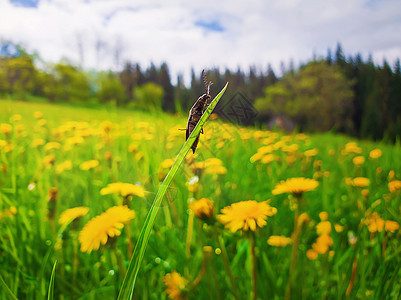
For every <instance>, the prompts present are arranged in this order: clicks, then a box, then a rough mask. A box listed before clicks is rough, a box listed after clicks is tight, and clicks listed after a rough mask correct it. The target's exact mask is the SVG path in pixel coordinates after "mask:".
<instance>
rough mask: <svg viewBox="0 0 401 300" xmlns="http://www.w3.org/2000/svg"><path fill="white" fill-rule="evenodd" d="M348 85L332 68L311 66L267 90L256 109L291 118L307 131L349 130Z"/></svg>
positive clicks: (349, 100)
mask: <svg viewBox="0 0 401 300" xmlns="http://www.w3.org/2000/svg"><path fill="white" fill-rule="evenodd" d="M351 85H352V81H350V80H348V79H347V78H346V77H345V76H344V75H343V74H342V73H341V72H340V71H339V70H338V69H337V68H336V67H335V66H330V65H328V64H327V63H325V62H312V63H309V64H307V65H305V66H303V67H302V68H301V69H300V70H299V72H290V73H287V74H286V75H285V76H284V77H283V78H282V79H281V80H280V81H279V82H277V83H276V84H274V85H272V86H269V87H267V88H266V89H265V97H264V98H259V99H257V100H256V103H255V107H256V108H257V109H259V110H260V111H265V112H266V111H267V112H268V113H272V114H275V115H287V116H290V117H291V118H293V119H294V120H295V121H296V122H297V123H298V124H299V125H300V126H301V128H302V129H303V130H306V131H326V130H330V129H331V128H332V127H333V126H336V127H338V128H341V129H345V128H348V127H349V126H351V125H350V123H351V120H350V117H351V114H350V108H351V107H352V101H351V100H352V97H353V92H352V90H351Z"/></svg>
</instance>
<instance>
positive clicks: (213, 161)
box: [205, 157, 223, 168]
mask: <svg viewBox="0 0 401 300" xmlns="http://www.w3.org/2000/svg"><path fill="white" fill-rule="evenodd" d="M222 165H223V162H222V161H221V159H218V158H215V157H212V158H208V159H206V160H205V166H206V168H208V167H216V166H222Z"/></svg>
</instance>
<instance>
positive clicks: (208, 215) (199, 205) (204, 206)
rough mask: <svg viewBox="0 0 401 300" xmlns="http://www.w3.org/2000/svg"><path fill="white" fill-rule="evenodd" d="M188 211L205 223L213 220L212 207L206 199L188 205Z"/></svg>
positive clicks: (210, 202)
mask: <svg viewBox="0 0 401 300" xmlns="http://www.w3.org/2000/svg"><path fill="white" fill-rule="evenodd" d="M189 209H190V210H192V212H193V213H194V214H195V216H196V217H197V218H199V219H201V220H202V221H205V222H207V221H212V220H214V205H213V202H212V201H211V200H210V199H208V198H202V199H200V200H195V201H193V202H191V203H190V204H189Z"/></svg>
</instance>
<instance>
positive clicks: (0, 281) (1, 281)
mask: <svg viewBox="0 0 401 300" xmlns="http://www.w3.org/2000/svg"><path fill="white" fill-rule="evenodd" d="M0 289H1V290H2V291H3V292H4V295H6V297H7V298H6V299H13V300H18V298H17V297H15V295H14V293H13V292H12V291H11V290H10V288H9V287H8V286H7V284H6V283H5V281H4V279H3V277H2V276H1V275H0Z"/></svg>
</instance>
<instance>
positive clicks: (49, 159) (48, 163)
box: [43, 155, 56, 166]
mask: <svg viewBox="0 0 401 300" xmlns="http://www.w3.org/2000/svg"><path fill="white" fill-rule="evenodd" d="M55 160H56V158H55V157H54V156H53V155H47V156H45V157H44V158H43V164H44V165H45V166H51V165H53V164H54V161H55Z"/></svg>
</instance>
